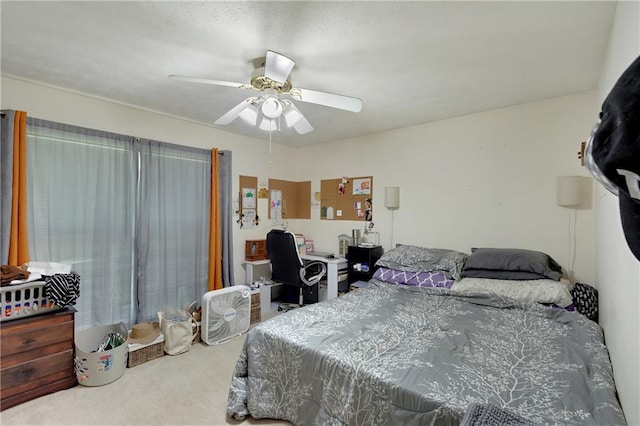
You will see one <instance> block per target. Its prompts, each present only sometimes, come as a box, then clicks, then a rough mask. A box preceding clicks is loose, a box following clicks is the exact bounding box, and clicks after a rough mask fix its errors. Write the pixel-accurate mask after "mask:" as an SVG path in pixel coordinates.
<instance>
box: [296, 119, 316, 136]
mask: <svg viewBox="0 0 640 426" xmlns="http://www.w3.org/2000/svg"><path fill="white" fill-rule="evenodd" d="M293 128H294V129H296V132H298V133H299V134H301V135H304V134H305V133H309V132H311V131H313V126H312V125H311V123H309V122H308V121H307V119H306V118H304V116H302V118H301V119H300V120H298V122H297V123H296V124H294V125H293Z"/></svg>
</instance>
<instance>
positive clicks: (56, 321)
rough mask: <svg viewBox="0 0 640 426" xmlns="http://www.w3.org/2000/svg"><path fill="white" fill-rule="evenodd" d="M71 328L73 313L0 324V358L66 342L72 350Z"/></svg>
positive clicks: (47, 315) (48, 315)
mask: <svg viewBox="0 0 640 426" xmlns="http://www.w3.org/2000/svg"><path fill="white" fill-rule="evenodd" d="M73 328H74V325H73V313H71V314H69V313H62V314H58V313H55V314H46V315H43V316H40V317H33V318H25V319H23V320H16V321H15V322H8V323H5V324H2V327H0V345H1V347H2V357H3V358H4V357H7V356H10V355H14V354H24V353H26V352H28V351H32V350H35V349H38V348H43V347H45V346H48V345H52V344H54V343H61V342H68V344H69V347H70V348H72V349H73ZM3 387H4V385H3Z"/></svg>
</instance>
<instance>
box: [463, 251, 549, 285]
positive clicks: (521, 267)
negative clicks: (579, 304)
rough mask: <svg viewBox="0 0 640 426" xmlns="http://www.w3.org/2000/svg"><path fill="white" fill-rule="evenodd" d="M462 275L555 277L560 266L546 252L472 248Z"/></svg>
mask: <svg viewBox="0 0 640 426" xmlns="http://www.w3.org/2000/svg"><path fill="white" fill-rule="evenodd" d="M461 276H462V277H469V278H495V279H507V280H531V279H551V280H555V281H558V280H559V279H560V277H561V276H562V267H561V266H560V265H558V263H557V262H556V261H555V260H553V259H552V258H551V256H549V255H548V254H545V253H542V252H539V251H534V250H525V249H503V248H477V249H473V250H472V252H471V255H470V256H469V258H468V259H467V261H466V262H465V264H464V267H463V268H462V272H461Z"/></svg>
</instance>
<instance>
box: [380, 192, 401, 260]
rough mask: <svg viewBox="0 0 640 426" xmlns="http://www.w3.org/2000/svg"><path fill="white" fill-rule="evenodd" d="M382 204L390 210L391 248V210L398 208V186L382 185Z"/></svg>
mask: <svg viewBox="0 0 640 426" xmlns="http://www.w3.org/2000/svg"><path fill="white" fill-rule="evenodd" d="M384 206H385V207H386V208H388V209H389V210H391V248H393V211H394V210H397V209H399V208H400V187H398V186H385V187H384Z"/></svg>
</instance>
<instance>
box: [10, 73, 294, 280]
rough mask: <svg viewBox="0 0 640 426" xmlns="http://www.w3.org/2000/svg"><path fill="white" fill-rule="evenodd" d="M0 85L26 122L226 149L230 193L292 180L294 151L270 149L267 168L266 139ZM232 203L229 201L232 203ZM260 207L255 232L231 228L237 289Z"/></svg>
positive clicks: (258, 235)
mask: <svg viewBox="0 0 640 426" xmlns="http://www.w3.org/2000/svg"><path fill="white" fill-rule="evenodd" d="M1 84H2V86H1V88H2V99H1V100H0V101H1V105H2V108H3V109H14V110H22V111H26V112H27V115H28V116H30V117H35V118H41V119H45V120H51V121H57V122H61V123H67V124H72V125H76V126H82V127H88V128H92V129H99V130H104V131H109V132H114V133H120V134H125V135H131V136H137V137H144V138H149V139H155V140H159V141H163V142H170V143H175V144H182V145H188V146H193V147H197V148H204V149H211V148H219V149H228V150H231V151H232V158H233V163H232V173H233V191H234V194H238V192H239V190H240V188H239V184H238V176H239V175H248V176H257V177H272V178H276V179H285V180H295V170H294V169H293V168H292V167H290V164H292V163H293V161H294V158H295V150H294V149H292V148H288V147H285V146H281V145H276V144H274V145H273V148H272V156H271V161H272V164H271V166H269V165H268V161H269V142H268V140H265V141H261V140H257V139H251V138H245V137H241V136H238V135H234V134H232V133H228V132H223V131H220V130H218V129H214V128H213V127H207V126H203V125H198V124H195V123H191V122H187V121H184V120H179V119H176V118H173V117H169V116H165V115H159V114H155V113H152V112H149V111H142V110H140V109H136V108H132V107H128V106H125V105H119V104H115V103H112V102H107V101H102V100H99V99H95V98H91V97H87V96H83V95H80V94H75V93H70V92H66V91H62V90H57V89H54V88H50V87H45V86H40V85H36V84H30V83H27V82H23V81H19V80H15V79H11V78H6V77H2V80H1ZM237 198H238V197H237V195H236V196H234V199H235V200H236V201H237ZM260 201H264V200H260ZM260 206H262V210H261V212H260V215H261V217H262V218H263V220H262V222H261V223H260V225H259V226H258V227H257V228H256V229H253V230H247V231H240V230H238V228H237V226H236V227H235V228H234V235H233V238H234V260H235V268H234V275H235V278H236V283H237V284H243V283H244V269H243V267H242V265H241V263H240V262H241V261H242V260H244V242H245V240H247V239H263V238H264V236H265V235H266V233H267V231H268V229H270V227H269V223H268V220H267V218H266V217H267V215H266V204H265V203H261V204H260Z"/></svg>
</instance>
